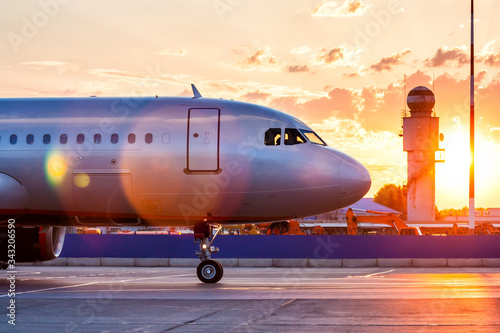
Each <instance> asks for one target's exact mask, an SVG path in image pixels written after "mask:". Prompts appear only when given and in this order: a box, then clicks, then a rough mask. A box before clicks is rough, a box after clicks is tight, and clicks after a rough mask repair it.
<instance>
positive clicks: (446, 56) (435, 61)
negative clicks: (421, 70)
mask: <svg viewBox="0 0 500 333" xmlns="http://www.w3.org/2000/svg"><path fill="white" fill-rule="evenodd" d="M449 62H456V63H458V66H463V65H465V64H468V63H469V55H468V53H467V50H466V48H465V47H454V48H452V49H449V48H447V47H446V46H443V47H440V48H439V49H438V50H437V51H436V54H434V56H433V57H432V58H430V59H429V58H427V59H426V60H425V65H426V66H428V67H439V66H445V65H447V64H448V63H449Z"/></svg>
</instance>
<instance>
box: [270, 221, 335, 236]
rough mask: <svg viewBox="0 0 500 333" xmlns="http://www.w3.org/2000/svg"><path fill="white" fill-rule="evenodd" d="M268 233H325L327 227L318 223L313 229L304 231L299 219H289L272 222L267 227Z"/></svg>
mask: <svg viewBox="0 0 500 333" xmlns="http://www.w3.org/2000/svg"><path fill="white" fill-rule="evenodd" d="M267 234H268V235H324V234H325V229H324V228H323V227H322V226H320V225H316V226H315V227H314V228H313V229H312V230H308V231H306V232H304V231H302V229H301V228H300V223H299V221H296V220H288V221H280V222H273V223H271V224H270V225H269V227H268V228H267Z"/></svg>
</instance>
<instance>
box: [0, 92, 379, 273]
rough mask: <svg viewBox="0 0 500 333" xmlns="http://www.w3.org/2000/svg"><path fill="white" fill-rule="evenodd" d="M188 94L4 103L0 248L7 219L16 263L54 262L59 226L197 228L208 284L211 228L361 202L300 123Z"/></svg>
mask: <svg viewBox="0 0 500 333" xmlns="http://www.w3.org/2000/svg"><path fill="white" fill-rule="evenodd" d="M192 89H193V94H194V97H192V98H190V97H165V98H163V97H160V98H159V97H156V98H155V97H152V98H140V97H136V98H100V97H99V98H97V97H92V98H4V99H0V221H1V222H2V224H3V226H2V227H3V228H2V230H1V231H0V237H2V236H3V237H2V238H0V241H2V242H3V243H4V247H6V245H5V244H6V240H7V233H8V230H7V227H8V221H9V219H14V220H15V225H16V227H17V228H16V231H15V232H16V242H17V245H18V246H17V247H16V261H17V262H20V261H27V262H32V261H44V260H51V259H54V258H56V257H57V256H58V255H59V254H60V252H61V249H62V245H63V242H64V235H65V227H66V226H116V225H121V226H124V225H126V226H139V225H146V226H167V225H168V226H172V225H174V226H175V225H177V226H194V233H195V239H196V240H197V241H198V242H199V243H200V251H199V252H197V255H198V257H199V258H200V259H201V263H200V265H199V266H198V269H197V272H198V277H199V278H200V280H201V281H203V282H208V283H214V282H217V281H219V280H220V278H221V277H222V274H223V269H222V266H221V265H220V264H219V263H218V262H217V261H215V260H211V254H212V252H214V251H218V249H217V248H215V247H214V246H212V241H213V236H214V232H213V230H212V229H215V230H218V228H217V227H219V226H221V225H223V224H225V223H231V224H235V223H242V222H251V223H257V222H265V221H279V220H287V219H294V218H301V217H307V216H312V215H318V214H321V213H325V212H329V211H332V210H336V209H339V208H342V207H345V206H348V205H350V204H353V203H355V202H356V201H358V200H359V199H361V198H362V197H363V196H364V195H365V194H366V193H367V192H368V190H369V188H370V185H371V179H370V175H369V173H368V171H367V170H366V168H365V167H363V165H361V164H360V163H359V162H357V161H356V160H355V159H353V158H352V157H350V156H348V155H346V154H344V153H342V152H340V151H338V150H336V149H334V148H332V147H329V146H327V145H326V144H325V142H324V141H323V140H322V139H321V138H320V137H319V136H318V135H317V134H316V133H315V132H314V131H313V130H312V129H311V128H310V127H309V126H307V125H306V124H304V123H303V122H302V121H300V120H298V119H297V118H295V117H292V116H290V115H288V114H286V113H283V112H280V111H276V110H274V109H270V108H267V107H263V106H258V105H254V104H249V103H242V102H235V101H230V100H222V99H210V98H204V97H202V96H201V95H200V93H199V92H198V90H197V89H196V87H194V85H192ZM11 222H12V220H11ZM35 227H39V228H35ZM216 234H217V233H215V235H216ZM21 244H22V246H21ZM7 253H8V252H7V251H2V253H1V255H2V257H0V260H1V261H3V263H4V265H5V264H7V263H8V260H9V257H7Z"/></svg>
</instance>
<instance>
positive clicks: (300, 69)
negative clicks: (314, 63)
mask: <svg viewBox="0 0 500 333" xmlns="http://www.w3.org/2000/svg"><path fill="white" fill-rule="evenodd" d="M286 71H287V72H289V73H300V72H309V67H308V66H307V65H303V66H300V65H297V66H288V67H287V68H286Z"/></svg>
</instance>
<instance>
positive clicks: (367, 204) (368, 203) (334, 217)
mask: <svg viewBox="0 0 500 333" xmlns="http://www.w3.org/2000/svg"><path fill="white" fill-rule="evenodd" d="M349 208H352V209H353V210H354V212H355V213H356V215H373V214H369V213H366V211H367V210H373V211H377V212H382V213H394V214H401V212H398V211H397V210H394V209H391V208H389V207H386V206H384V205H381V204H378V203H376V202H374V201H373V198H363V199H361V200H359V201H358V202H356V203H355V204H353V205H350V206H348V207H345V208H342V209H339V210H336V211H333V212H329V213H326V214H321V215H317V216H312V217H307V218H305V219H304V220H313V221H314V220H316V221H317V220H319V221H345V220H346V218H345V215H346V213H347V210H348V209H349Z"/></svg>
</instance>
